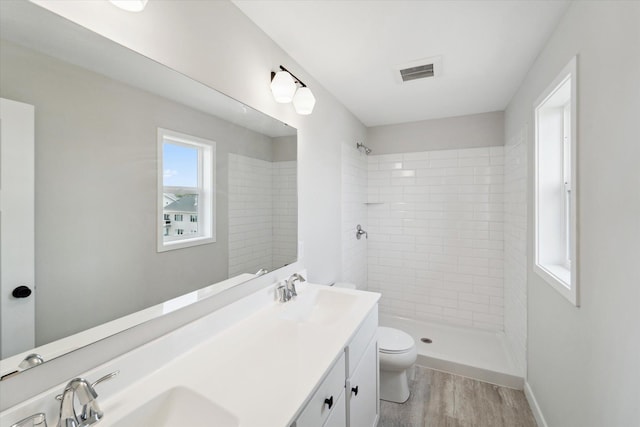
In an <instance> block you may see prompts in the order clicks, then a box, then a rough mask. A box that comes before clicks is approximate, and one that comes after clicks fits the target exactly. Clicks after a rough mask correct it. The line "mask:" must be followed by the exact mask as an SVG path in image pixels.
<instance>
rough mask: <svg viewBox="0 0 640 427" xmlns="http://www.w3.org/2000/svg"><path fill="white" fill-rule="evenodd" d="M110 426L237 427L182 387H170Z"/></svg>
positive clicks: (218, 409)
mask: <svg viewBox="0 0 640 427" xmlns="http://www.w3.org/2000/svg"><path fill="white" fill-rule="evenodd" d="M105 419H106V418H105ZM112 425H113V426H114V427H140V426H154V427H184V426H189V427H210V426H216V427H237V426H238V425H239V421H238V418H237V417H236V416H234V415H233V414H231V413H230V412H229V411H227V410H226V409H224V408H222V407H220V406H218V405H216V404H215V403H213V402H211V401H210V400H208V399H206V398H205V397H203V396H201V395H200V394H198V393H196V392H194V391H192V390H190V389H188V388H186V387H174V388H171V389H169V390H167V391H165V392H164V393H162V394H160V395H159V396H156V397H155V398H153V399H151V400H150V401H148V402H147V403H145V404H143V405H142V406H140V407H139V408H137V409H136V410H135V411H133V412H131V413H129V414H128V415H127V416H125V417H124V418H122V419H121V420H119V421H117V422H115V423H113V424H112Z"/></svg>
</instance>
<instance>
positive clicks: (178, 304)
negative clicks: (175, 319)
mask: <svg viewBox="0 0 640 427" xmlns="http://www.w3.org/2000/svg"><path fill="white" fill-rule="evenodd" d="M197 301H198V291H194V292H190V293H188V294H185V295H182V296H179V297H177V298H174V299H172V300H169V301H167V302H165V303H162V314H167V313H171V312H172V311H175V310H177V309H179V308H182V307H186V306H188V305H190V304H193V303H194V302H197Z"/></svg>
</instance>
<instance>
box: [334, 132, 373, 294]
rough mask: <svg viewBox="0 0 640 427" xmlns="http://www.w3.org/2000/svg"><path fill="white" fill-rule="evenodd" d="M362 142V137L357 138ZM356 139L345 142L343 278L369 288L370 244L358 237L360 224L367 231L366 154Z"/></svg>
mask: <svg viewBox="0 0 640 427" xmlns="http://www.w3.org/2000/svg"><path fill="white" fill-rule="evenodd" d="M358 142H361V141H358ZM356 144H357V142H355V141H354V142H352V143H351V144H343V145H342V275H341V278H340V280H341V281H343V282H348V283H353V284H355V285H356V286H357V288H358V289H367V245H368V240H367V239H365V237H364V236H361V238H360V239H357V238H356V230H357V226H358V224H359V225H361V226H362V229H363V230H365V231H367V230H368V229H369V225H368V224H369V223H368V221H367V205H366V202H367V156H366V155H365V154H364V153H363V152H362V151H360V150H358V149H357V148H356Z"/></svg>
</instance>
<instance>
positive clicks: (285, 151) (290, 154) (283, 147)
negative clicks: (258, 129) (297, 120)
mask: <svg viewBox="0 0 640 427" xmlns="http://www.w3.org/2000/svg"><path fill="white" fill-rule="evenodd" d="M272 141H273V159H272V161H274V162H286V161H289V160H296V159H297V158H298V145H297V142H298V141H297V138H296V137H295V136H279V137H276V138H272Z"/></svg>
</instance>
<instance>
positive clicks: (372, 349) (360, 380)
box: [345, 338, 380, 427]
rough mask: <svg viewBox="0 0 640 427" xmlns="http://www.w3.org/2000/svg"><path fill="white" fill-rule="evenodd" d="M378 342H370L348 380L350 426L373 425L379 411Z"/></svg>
mask: <svg viewBox="0 0 640 427" xmlns="http://www.w3.org/2000/svg"><path fill="white" fill-rule="evenodd" d="M379 372H380V371H379V368H378V342H377V340H376V339H375V338H374V339H373V340H371V342H370V343H369V346H368V347H367V350H366V351H365V353H364V355H363V356H362V359H361V360H360V363H359V364H358V366H357V367H356V369H355V371H354V373H353V376H351V378H349V380H348V381H347V389H346V390H345V393H346V394H347V411H348V417H349V423H348V425H349V426H350V427H373V426H375V425H376V423H377V419H378V412H379V401H378V398H379V393H378V387H379V385H378V384H379V383H378V375H379Z"/></svg>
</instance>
